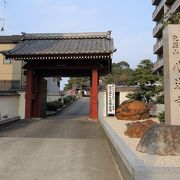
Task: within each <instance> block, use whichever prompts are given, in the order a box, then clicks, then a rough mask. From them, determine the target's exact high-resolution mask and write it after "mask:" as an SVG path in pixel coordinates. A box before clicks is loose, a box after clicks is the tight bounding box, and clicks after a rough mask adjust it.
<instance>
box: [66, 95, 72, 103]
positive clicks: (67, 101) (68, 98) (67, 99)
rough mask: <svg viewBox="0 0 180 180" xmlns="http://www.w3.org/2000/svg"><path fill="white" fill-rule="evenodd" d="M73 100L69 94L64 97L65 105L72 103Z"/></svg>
mask: <svg viewBox="0 0 180 180" xmlns="http://www.w3.org/2000/svg"><path fill="white" fill-rule="evenodd" d="M71 101H72V100H71V98H70V96H67V97H65V98H64V104H65V105H66V104H69V103H71Z"/></svg>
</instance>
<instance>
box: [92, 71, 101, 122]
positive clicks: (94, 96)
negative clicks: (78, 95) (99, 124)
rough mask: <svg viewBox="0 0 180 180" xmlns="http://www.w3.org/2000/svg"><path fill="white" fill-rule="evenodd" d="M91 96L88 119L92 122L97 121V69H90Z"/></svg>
mask: <svg viewBox="0 0 180 180" xmlns="http://www.w3.org/2000/svg"><path fill="white" fill-rule="evenodd" d="M91 79H92V80H91V92H90V93H91V94H90V118H91V119H93V120H97V119H98V82H99V75H98V69H95V68H94V69H92V77H91Z"/></svg>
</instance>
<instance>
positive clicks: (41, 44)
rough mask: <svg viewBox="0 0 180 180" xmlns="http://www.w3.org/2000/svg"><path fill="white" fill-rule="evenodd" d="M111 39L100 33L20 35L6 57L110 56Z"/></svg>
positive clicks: (111, 51)
mask: <svg viewBox="0 0 180 180" xmlns="http://www.w3.org/2000/svg"><path fill="white" fill-rule="evenodd" d="M113 52H114V45H113V39H112V38H111V37H110V32H100V33H56V34H52V33H44V34H42V33H41V34H26V33H22V36H21V41H20V42H19V43H18V44H17V46H16V47H15V48H14V49H12V50H8V51H2V52H1V53H3V54H4V55H6V56H14V57H16V56H25V55H27V56H31V55H48V56H49V55H85V54H88V55H94V54H98V55H99V54H109V55H110V54H112V53H113Z"/></svg>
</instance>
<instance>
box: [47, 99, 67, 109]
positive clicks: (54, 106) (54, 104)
mask: <svg viewBox="0 0 180 180" xmlns="http://www.w3.org/2000/svg"><path fill="white" fill-rule="evenodd" d="M63 106H64V104H63V103H62V102H61V101H53V102H47V103H46V110H47V111H56V110H57V109H59V108H62V107H63Z"/></svg>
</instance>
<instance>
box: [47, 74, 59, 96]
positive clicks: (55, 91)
mask: <svg viewBox="0 0 180 180" xmlns="http://www.w3.org/2000/svg"><path fill="white" fill-rule="evenodd" d="M45 79H46V80H47V95H49V96H58V95H59V90H60V89H59V86H58V85H57V82H58V81H59V80H58V78H54V77H50V78H45Z"/></svg>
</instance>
